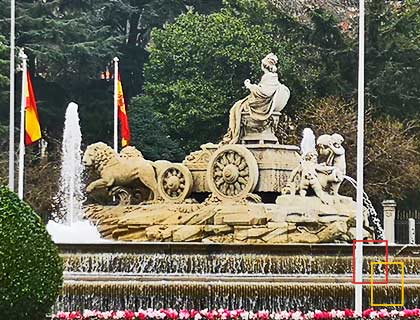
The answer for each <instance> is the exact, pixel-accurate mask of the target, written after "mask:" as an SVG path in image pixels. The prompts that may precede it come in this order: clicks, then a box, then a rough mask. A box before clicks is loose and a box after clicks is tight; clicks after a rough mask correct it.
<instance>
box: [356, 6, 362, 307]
mask: <svg viewBox="0 0 420 320" xmlns="http://www.w3.org/2000/svg"><path fill="white" fill-rule="evenodd" d="M364 54H365V3H364V0H359V76H358V90H357V92H358V97H357V199H356V200H357V209H356V240H363V157H364V140H363V139H364V124H365V117H364V116H365V100H364V98H365V87H364V86H365V73H364V72H365V70H364V69H365V57H364ZM355 256H356V259H355V260H356V262H355V263H356V265H355V272H356V275H355V276H356V277H355V278H356V279H355V280H356V282H362V281H363V269H362V268H363V243H362V242H357V243H356V253H355ZM354 298H355V311H356V312H359V313H361V312H362V301H363V285H362V284H355V295H354Z"/></svg>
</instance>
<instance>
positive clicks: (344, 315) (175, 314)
mask: <svg viewBox="0 0 420 320" xmlns="http://www.w3.org/2000/svg"><path fill="white" fill-rule="evenodd" d="M52 319H53V320H54V319H64V320H70V319H83V320H85V319H89V320H97V319H125V320H149V319H159V320H187V319H191V320H270V319H273V320H282V319H285V320H287V319H290V320H308V319H315V320H331V319H420V309H411V310H410V309H404V310H402V311H398V310H389V311H388V310H387V309H380V310H374V309H366V310H365V311H363V312H362V313H361V314H357V313H356V312H355V311H353V310H351V309H346V310H331V311H320V310H315V311H309V312H306V313H303V312H301V311H278V312H269V311H266V310H263V311H257V312H253V311H246V310H227V309H219V310H208V309H205V310H194V309H193V310H185V309H184V310H180V311H177V310H173V309H160V310H153V309H147V310H139V311H135V312H134V311H131V310H125V311H106V312H101V311H91V310H85V311H84V312H58V313H57V314H54V315H53V316H52Z"/></svg>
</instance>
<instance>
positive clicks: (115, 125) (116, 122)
mask: <svg viewBox="0 0 420 320" xmlns="http://www.w3.org/2000/svg"><path fill="white" fill-rule="evenodd" d="M118 61H120V59H118V57H115V58H114V151H115V152H117V153H118V74H119V73H118Z"/></svg>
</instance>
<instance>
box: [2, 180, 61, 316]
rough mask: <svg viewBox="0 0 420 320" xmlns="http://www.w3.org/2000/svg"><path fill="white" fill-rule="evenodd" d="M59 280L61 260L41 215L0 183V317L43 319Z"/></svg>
mask: <svg viewBox="0 0 420 320" xmlns="http://www.w3.org/2000/svg"><path fill="white" fill-rule="evenodd" d="M62 282H63V261H62V259H61V258H60V256H59V252H58V248H57V247H56V245H55V244H54V243H53V241H52V240H51V237H50V235H49V234H48V233H47V231H46V229H45V226H44V224H43V223H42V222H41V219H40V218H39V216H38V215H37V214H36V213H35V212H34V211H33V209H32V208H31V207H30V206H29V205H27V204H26V203H24V202H23V201H21V200H20V199H19V198H18V197H17V196H16V194H14V193H13V192H11V191H10V190H9V189H8V188H6V187H3V186H0V318H1V319H8V320H14V319H45V314H46V313H48V312H49V311H50V308H51V306H52V304H53V303H54V302H55V300H56V298H57V295H58V294H59V292H60V289H61V285H62Z"/></svg>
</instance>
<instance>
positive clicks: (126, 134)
mask: <svg viewBox="0 0 420 320" xmlns="http://www.w3.org/2000/svg"><path fill="white" fill-rule="evenodd" d="M117 87H118V89H117V90H118V118H119V119H120V125H121V146H122V147H123V148H124V147H125V146H128V145H129V144H130V140H131V133H130V127H129V125H128V115H127V109H126V105H125V100H124V94H123V89H122V84H121V76H120V74H119V73H118V83H117Z"/></svg>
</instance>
